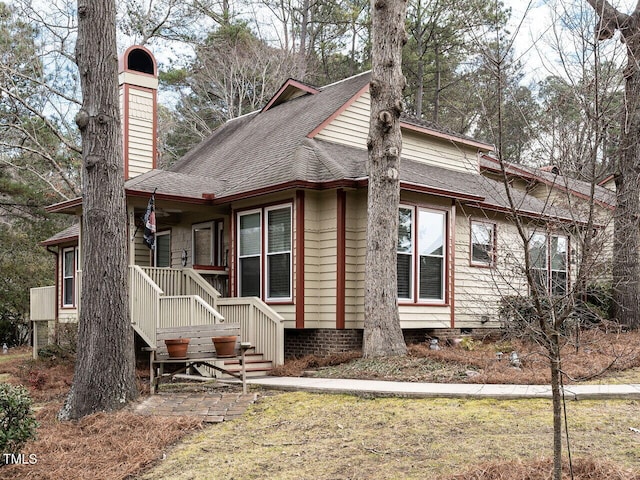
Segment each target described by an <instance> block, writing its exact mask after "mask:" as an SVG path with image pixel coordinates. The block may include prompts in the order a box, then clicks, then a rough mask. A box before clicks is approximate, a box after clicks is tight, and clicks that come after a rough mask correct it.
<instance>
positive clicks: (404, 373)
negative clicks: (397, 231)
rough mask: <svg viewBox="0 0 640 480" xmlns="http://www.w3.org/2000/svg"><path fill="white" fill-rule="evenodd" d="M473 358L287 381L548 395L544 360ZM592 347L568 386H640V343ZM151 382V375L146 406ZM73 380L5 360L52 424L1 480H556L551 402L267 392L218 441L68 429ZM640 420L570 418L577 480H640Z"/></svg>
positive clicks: (578, 406) (184, 429)
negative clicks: (500, 387)
mask: <svg viewBox="0 0 640 480" xmlns="http://www.w3.org/2000/svg"><path fill="white" fill-rule="evenodd" d="M469 347H470V349H462V348H443V349H442V350H440V351H432V350H429V349H428V348H426V346H414V347H412V348H411V355H410V356H409V357H407V358H404V359H382V360H376V361H374V362H369V361H366V362H365V361H364V360H362V359H358V358H355V357H356V356H355V355H346V356H340V357H335V358H333V359H328V360H321V359H317V358H312V357H308V358H305V359H299V360H297V361H290V362H287V365H286V366H285V367H284V368H282V369H281V371H280V372H279V373H280V374H290V375H295V374H302V372H303V371H306V370H309V369H314V370H316V371H317V372H318V373H317V374H318V375H322V376H331V375H334V376H343V377H353V378H378V379H389V380H409V381H456V382H458V381H468V382H487V383H500V382H505V381H506V382H513V383H544V382H545V381H546V370H547V368H546V363H545V361H544V360H545V359H544V357H542V356H541V355H540V352H539V351H537V350H536V349H535V348H534V347H532V346H529V345H526V344H521V343H510V344H506V343H504V342H503V343H501V344H495V343H492V344H490V343H487V344H482V343H479V342H476V343H472V344H470V345H469ZM580 347H581V348H580V349H579V350H578V352H575V348H572V347H568V348H567V349H566V350H565V357H564V359H565V363H564V365H565V368H566V370H567V372H568V374H569V376H570V378H572V379H573V380H571V379H567V382H570V381H578V380H579V379H590V380H589V381H592V382H593V381H596V382H604V383H613V382H619V381H625V382H628V383H640V360H639V357H640V355H639V352H640V335H639V334H636V333H633V334H624V335H612V334H607V335H605V334H602V333H596V332H592V333H589V334H585V335H583V336H582V337H581V346H580ZM507 348H514V349H516V350H517V351H518V352H519V354H520V355H521V358H522V359H523V362H524V363H523V367H522V369H520V370H516V369H514V368H513V367H511V366H509V365H508V362H505V361H497V360H496V357H495V352H496V349H504V350H506V349H507ZM345 360H350V361H345ZM332 364H333V365H332ZM606 367H609V368H606ZM470 371H474V372H476V373H475V374H472V375H470V374H469V373H468V372H470ZM146 374H147V372H146V369H145V368H144V367H142V368H141V369H140V373H139V375H140V388H141V391H142V392H143V393H144V390H145V387H146V384H147V383H146V382H147V379H146V378H144V376H145V375H146ZM71 377H72V364H71V363H70V362H69V361H54V362H43V361H37V362H34V361H32V360H30V358H29V351H28V350H22V351H17V352H16V351H12V352H11V354H10V355H8V356H0V381H8V382H11V383H21V384H24V385H26V386H27V387H28V388H29V390H30V393H31V396H32V398H33V399H34V404H35V406H36V413H37V417H38V420H39V421H40V423H41V426H40V428H39V429H38V439H37V440H35V441H32V442H30V443H29V444H28V445H27V446H26V448H25V453H30V454H36V455H37V459H38V461H37V463H36V464H35V465H23V466H10V467H2V468H1V469H0V478H15V479H90V478H91V479H100V480H119V479H123V480H124V479H132V478H145V479H157V478H162V479H164V478H168V479H171V478H175V479H199V478H202V479H224V480H227V479H233V478H235V479H251V478H260V479H283V480H285V479H374V480H375V479H401V478H402V479H404V478H406V479H411V478H416V479H438V480H442V479H444V480H447V479H449V480H462V479H465V480H497V479H509V480H514V479H515V480H529V479H530V480H534V479H535V480H537V479H546V478H550V475H549V472H550V468H551V467H550V465H551V463H550V455H551V407H550V404H549V402H548V401H545V400H526V401H524V400H521V401H493V400H482V401H480V400H446V399H433V400H410V399H373V398H357V397H350V396H341V395H314V394H305V393H286V394H285V393H278V394H276V393H274V392H268V391H262V392H260V400H259V401H258V403H257V404H256V405H254V406H253V407H252V408H251V409H250V410H249V411H248V412H247V413H246V414H245V415H244V416H243V417H242V418H240V419H238V420H234V421H233V422H226V423H224V424H216V425H212V426H206V427H203V426H202V425H200V424H199V423H198V422H197V421H194V420H193V419H184V418H176V417H173V418H171V417H168V418H159V417H155V418H154V417H140V416H137V415H135V414H133V413H131V412H128V411H123V412H118V413H108V414H105V413H103V414H96V415H92V416H90V417H87V418H85V419H83V420H82V421H80V422H65V423H60V422H58V421H57V420H56V419H55V414H56V413H57V411H58V409H59V408H60V406H61V404H62V401H63V399H64V396H65V394H66V392H67V390H68V388H69V385H70V383H71ZM639 407H640V404H639V403H638V402H635V401H622V400H617V401H613V400H608V401H597V402H596V401H580V402H571V403H569V404H568V405H567V410H568V419H569V433H570V437H571V447H572V455H573V459H574V464H573V465H574V480H591V479H599V480H600V479H607V480H608V479H613V480H615V479H619V480H640V475H639V474H638V472H640V434H638V433H636V432H635V431H633V430H631V428H636V429H640V413H639V412H640V408H639ZM174 445H175V447H173V446H174ZM165 454H166V455H167V457H166V459H165V460H159V459H160V458H162V457H163V456H164V455H165ZM565 471H566V472H567V473H568V468H567V469H565ZM145 472H146V473H145ZM566 478H570V477H569V476H567V477H566Z"/></svg>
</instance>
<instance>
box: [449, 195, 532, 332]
mask: <svg viewBox="0 0 640 480" xmlns="http://www.w3.org/2000/svg"><path fill="white" fill-rule="evenodd" d="M471 219H474V220H480V221H489V222H494V223H495V225H496V229H497V230H496V232H497V247H496V248H497V262H496V266H495V267H494V268H486V267H477V266H471V264H470V242H471V234H470V221H471ZM455 243H456V254H455V256H456V258H455V266H456V276H455V295H456V297H455V326H456V328H479V327H498V326H500V319H499V318H498V308H499V303H500V299H501V297H502V296H506V295H526V294H527V291H528V289H527V285H526V280H525V278H524V276H523V274H522V272H523V269H522V268H523V262H524V248H523V246H522V240H521V239H520V237H519V235H518V233H517V231H516V229H515V227H514V226H513V225H512V224H510V223H508V222H507V221H506V219H505V218H504V216H502V215H498V214H491V215H489V216H487V215H485V214H484V213H483V212H482V211H480V210H475V209H466V210H465V208H463V207H459V208H458V209H457V215H456V242H455ZM483 320H486V322H485V323H483Z"/></svg>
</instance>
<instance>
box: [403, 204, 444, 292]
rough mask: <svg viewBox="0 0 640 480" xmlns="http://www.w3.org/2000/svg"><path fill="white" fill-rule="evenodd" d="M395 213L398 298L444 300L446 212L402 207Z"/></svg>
mask: <svg viewBox="0 0 640 480" xmlns="http://www.w3.org/2000/svg"><path fill="white" fill-rule="evenodd" d="M398 215H399V217H398V219H399V223H398V247H397V268H398V299H399V300H409V301H414V302H436V303H439V302H444V301H445V277H446V255H447V246H446V237H447V235H446V225H447V214H446V212H444V211H440V210H431V209H426V208H413V207H405V206H401V207H400V210H399V213H398ZM414 272H415V273H414Z"/></svg>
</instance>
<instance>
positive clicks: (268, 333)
mask: <svg viewBox="0 0 640 480" xmlns="http://www.w3.org/2000/svg"><path fill="white" fill-rule="evenodd" d="M218 310H219V311H220V313H222V315H223V316H224V318H227V319H228V320H229V321H230V322H231V321H232V322H234V323H235V322H239V323H240V331H241V332H242V339H243V340H244V341H249V342H251V344H252V345H254V346H255V347H256V351H257V352H260V353H263V354H264V356H265V358H268V359H269V360H271V361H272V362H273V364H274V365H276V366H277V365H282V364H283V363H284V323H283V322H284V318H282V316H281V315H280V314H279V313H278V312H276V311H275V310H273V309H272V308H271V307H269V306H268V305H267V304H266V303H264V302H263V301H262V300H260V299H259V298H256V297H239V298H224V297H223V298H219V299H218Z"/></svg>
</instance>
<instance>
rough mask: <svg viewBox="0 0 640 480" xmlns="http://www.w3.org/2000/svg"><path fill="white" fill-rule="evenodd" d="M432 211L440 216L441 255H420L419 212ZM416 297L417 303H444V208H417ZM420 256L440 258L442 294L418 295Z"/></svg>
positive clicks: (446, 227)
mask: <svg viewBox="0 0 640 480" xmlns="http://www.w3.org/2000/svg"><path fill="white" fill-rule="evenodd" d="M421 212H424V213H433V214H437V215H441V216H442V254H441V255H421V254H420V250H421V243H420V227H421V225H420V213H421ZM416 217H417V218H416V222H417V224H416V242H415V248H416V255H415V262H416V287H417V291H416V297H417V299H418V303H435V304H445V303H446V298H447V254H448V248H447V231H448V223H447V222H448V215H447V212H446V211H445V210H437V209H434V208H424V207H419V208H418V214H417V215H416ZM420 257H430V258H441V259H442V274H441V275H440V291H441V292H442V295H441V297H440V298H429V297H421V296H420Z"/></svg>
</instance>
